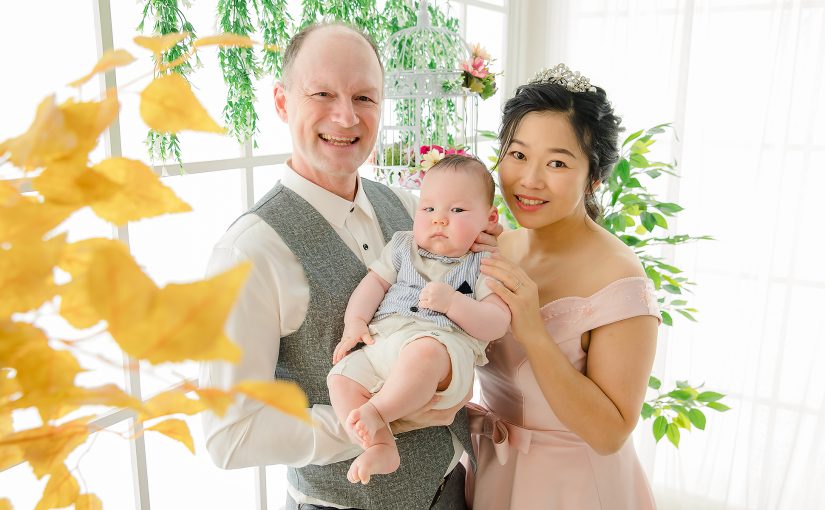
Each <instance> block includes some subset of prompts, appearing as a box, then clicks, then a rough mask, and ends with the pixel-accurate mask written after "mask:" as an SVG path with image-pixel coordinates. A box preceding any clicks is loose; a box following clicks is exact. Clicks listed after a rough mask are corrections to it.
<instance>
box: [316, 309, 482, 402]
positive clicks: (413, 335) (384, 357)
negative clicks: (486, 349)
mask: <svg viewBox="0 0 825 510" xmlns="http://www.w3.org/2000/svg"><path fill="white" fill-rule="evenodd" d="M370 333H371V334H372V337H373V339H374V340H375V343H374V344H372V345H365V346H364V347H363V348H361V349H360V350H357V351H354V352H351V353H350V354H348V355H347V356H346V357H345V358H344V359H342V360H341V361H339V362H338V364H336V365H334V366H333V367H332V370H331V371H330V372H329V375H333V374H336V375H343V376H345V377H347V378H349V379H352V380H353V381H355V382H357V383H359V384H360V385H361V386H363V387H364V388H366V389H367V391H369V392H370V393H378V391H379V390H380V389H381V388H382V387H383V386H384V381H386V380H387V377H389V375H390V371H391V370H392V368H393V366H394V365H395V361H396V360H397V359H398V356H399V354H400V353H401V349H403V348H404V347H405V346H406V345H407V344H409V343H410V342H412V341H414V340H417V339H419V338H421V337H432V338H435V339H436V340H438V341H439V342H441V343H442V344H443V345H444V346H445V347H446V348H447V353H448V354H449V355H450V365H451V367H452V379H451V380H450V385H449V386H447V388H446V389H445V390H444V391H437V392H436V395H439V396H440V397H441V399H440V400H439V401H438V403H436V404H435V405H434V406H433V408H434V409H449V408H451V407H455V406H456V405H458V404H459V403H460V402H461V401H462V400H463V399H464V397H466V396H467V393H469V392H470V388H472V386H473V370H474V367H475V365H476V363H477V360H478V358H479V353H478V349H479V347H478V344H479V343H480V342H478V340H476V339H474V338H473V337H471V336H469V335H467V334H466V333H463V332H458V331H445V330H443V329H439V328H438V327H436V326H435V325H434V324H432V323H425V322H421V321H410V322H409V323H408V324H405V325H404V326H403V327H401V328H399V329H397V330H395V331H391V332H389V334H386V335H383V334H382V332H381V328H380V327H374V326H373V325H370ZM385 333H386V332H385ZM482 356H483V351H482ZM485 361H486V359H485Z"/></svg>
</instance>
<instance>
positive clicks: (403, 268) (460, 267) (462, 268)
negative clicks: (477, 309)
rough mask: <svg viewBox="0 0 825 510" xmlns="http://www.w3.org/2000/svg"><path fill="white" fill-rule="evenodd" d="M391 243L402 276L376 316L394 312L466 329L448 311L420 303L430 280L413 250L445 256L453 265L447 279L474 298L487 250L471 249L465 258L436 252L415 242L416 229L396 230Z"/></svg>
mask: <svg viewBox="0 0 825 510" xmlns="http://www.w3.org/2000/svg"><path fill="white" fill-rule="evenodd" d="M390 243H392V264H393V267H394V268H395V271H396V272H397V273H398V276H397V277H396V280H395V283H394V284H392V286H390V288H389V290H388V291H387V295H386V296H384V299H383V300H382V301H381V306H379V307H378V311H376V312H375V316H374V317H373V318H372V320H373V321H377V320H381V319H383V318H384V317H387V316H390V315H403V316H405V317H415V318H416V319H420V320H424V321H429V322H433V323H435V324H436V325H438V326H439V327H440V328H442V329H448V328H455V329H456V330H458V331H463V330H462V329H461V327H460V326H459V325H458V324H456V323H455V322H453V321H452V320H450V318H449V317H447V316H446V315H445V314H443V313H441V312H436V311H435V310H430V309H429V308H419V307H418V298H419V295H420V294H421V291H422V290H423V289H424V287H425V286H426V285H427V283H429V282H428V281H427V280H425V279H424V277H423V276H421V273H419V272H418V270H417V269H416V268H415V266H414V265H413V257H412V250H419V252H422V251H423V252H424V253H422V254H421V256H422V257H429V258H433V259H436V260H441V261H443V262H442V263H444V264H448V265H450V266H451V269H450V271H449V272H448V273H447V274H446V275H444V279H443V281H444V283H446V284H447V285H449V286H450V287H452V288H454V289H456V290H457V291H459V292H461V293H462V294H465V295H467V296H469V297H470V298H472V299H475V297H476V296H475V289H473V287H474V286H475V284H476V280H478V275H479V273H480V272H481V271H480V267H481V259H482V258H484V257H485V253H486V252H479V253H473V252H470V253H469V254H467V256H466V257H464V258H459V257H445V256H442V255H435V254H432V253H429V252H427V251H425V250H420V249H419V248H418V247H417V246H416V244H415V239H414V237H413V233H412V232H396V233H395V235H394V236H393V237H392V240H391V241H390Z"/></svg>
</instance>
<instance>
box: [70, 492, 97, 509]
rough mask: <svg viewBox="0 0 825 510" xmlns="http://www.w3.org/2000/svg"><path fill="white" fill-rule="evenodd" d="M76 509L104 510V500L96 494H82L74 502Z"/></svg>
mask: <svg viewBox="0 0 825 510" xmlns="http://www.w3.org/2000/svg"><path fill="white" fill-rule="evenodd" d="M74 510H103V502H102V501H100V498H99V497H97V496H95V495H94V494H81V495H80V496H78V497H77V501H75V503H74Z"/></svg>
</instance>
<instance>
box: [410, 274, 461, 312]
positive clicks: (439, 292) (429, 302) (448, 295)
mask: <svg viewBox="0 0 825 510" xmlns="http://www.w3.org/2000/svg"><path fill="white" fill-rule="evenodd" d="M456 294H457V293H456V291H455V289H454V288H452V287H450V286H449V285H447V284H446V283H443V282H430V283H428V284H427V285H425V286H424V288H423V289H422V290H421V293H420V294H419V295H418V306H419V307H420V308H429V309H430V310H433V311H435V312H439V313H447V310H449V309H450V305H452V304H453V298H454V297H455V295H456Z"/></svg>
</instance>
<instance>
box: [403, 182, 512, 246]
mask: <svg viewBox="0 0 825 510" xmlns="http://www.w3.org/2000/svg"><path fill="white" fill-rule="evenodd" d="M485 197H486V191H485V188H484V184H483V183H482V182H481V179H480V178H479V177H478V176H477V175H473V174H470V173H468V172H463V171H451V170H445V171H435V172H431V173H430V172H428V173H427V175H426V176H425V177H424V182H423V183H422V184H421V199H420V200H419V202H418V209H417V210H416V213H415V220H414V221H413V237H414V238H415V243H416V244H417V245H418V246H419V247H420V248H424V249H425V250H427V251H429V252H431V253H435V254H437V255H445V256H448V257H460V256H462V255H464V254H465V253H467V252H468V251H469V250H470V247H471V246H472V245H473V242H475V240H476V238H477V237H478V234H480V233H481V232H482V231H483V230H485V229H486V228H488V227H490V226H492V224H494V223H495V222H496V221H497V220H498V213H497V211H496V208H495V207H493V206H491V205H490V204H489V202H487V200H486V198H485Z"/></svg>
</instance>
